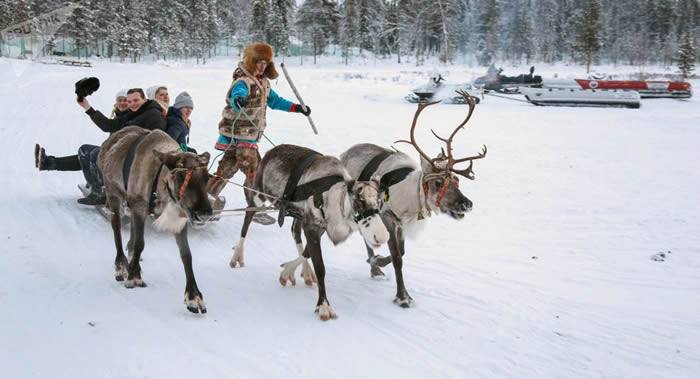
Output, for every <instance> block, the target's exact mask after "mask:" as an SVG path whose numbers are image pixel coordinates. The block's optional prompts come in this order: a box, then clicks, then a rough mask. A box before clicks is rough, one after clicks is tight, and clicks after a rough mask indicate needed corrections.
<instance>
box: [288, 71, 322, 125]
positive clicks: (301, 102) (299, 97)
mask: <svg viewBox="0 0 700 379" xmlns="http://www.w3.org/2000/svg"><path fill="white" fill-rule="evenodd" d="M280 67H282V72H283V73H284V77H285V78H287V83H289V86H290V87H292V92H294V95H295V96H296V97H297V100H299V104H301V106H302V107H304V108H306V104H304V100H302V99H301V95H299V91H297V87H295V86H294V83H293V82H292V78H290V77H289V73H288V72H287V67H285V66H284V63H280ZM306 118H307V119H309V124H311V129H313V130H314V134H318V130H317V129H316V125H314V120H312V119H311V115H309V116H306Z"/></svg>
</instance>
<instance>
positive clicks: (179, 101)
mask: <svg viewBox="0 0 700 379" xmlns="http://www.w3.org/2000/svg"><path fill="white" fill-rule="evenodd" d="M184 107H190V108H192V109H194V102H193V101H192V96H190V94H189V93H187V92H186V91H183V92H180V94H179V95H177V97H176V98H175V104H173V108H175V109H180V108H184Z"/></svg>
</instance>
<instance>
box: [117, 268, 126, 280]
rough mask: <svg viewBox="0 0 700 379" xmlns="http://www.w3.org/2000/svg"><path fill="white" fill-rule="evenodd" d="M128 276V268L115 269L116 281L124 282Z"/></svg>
mask: <svg viewBox="0 0 700 379" xmlns="http://www.w3.org/2000/svg"><path fill="white" fill-rule="evenodd" d="M127 276H128V274H127V272H126V267H116V268H115V269H114V279H115V280H116V281H118V282H123V281H124V279H126V277H127Z"/></svg>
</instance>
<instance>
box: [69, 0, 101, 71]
mask: <svg viewBox="0 0 700 379" xmlns="http://www.w3.org/2000/svg"><path fill="white" fill-rule="evenodd" d="M75 4H76V5H77V7H76V8H75V10H73V14H72V15H71V16H70V17H69V18H68V21H67V22H66V24H67V25H68V34H69V35H70V36H71V37H72V38H73V41H74V42H75V48H76V50H77V53H78V57H79V58H80V52H81V51H82V50H85V57H86V58H87V57H88V56H90V43H91V42H92V41H93V40H94V38H95V36H94V34H93V33H94V31H95V29H96V28H97V26H96V25H95V22H94V21H93V20H94V17H95V12H94V11H93V10H92V9H91V8H90V4H89V1H88V0H82V1H79V2H76V3H75Z"/></svg>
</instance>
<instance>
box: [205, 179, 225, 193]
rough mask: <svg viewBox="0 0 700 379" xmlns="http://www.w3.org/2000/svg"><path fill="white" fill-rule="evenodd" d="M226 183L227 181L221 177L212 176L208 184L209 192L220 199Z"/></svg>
mask: <svg viewBox="0 0 700 379" xmlns="http://www.w3.org/2000/svg"><path fill="white" fill-rule="evenodd" d="M226 183H227V181H226V179H224V178H222V177H220V176H212V177H211V178H210V179H209V181H208V182H207V192H208V193H209V194H210V195H212V196H214V197H215V198H218V197H219V194H220V193H221V191H223V190H224V187H225V186H226Z"/></svg>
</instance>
